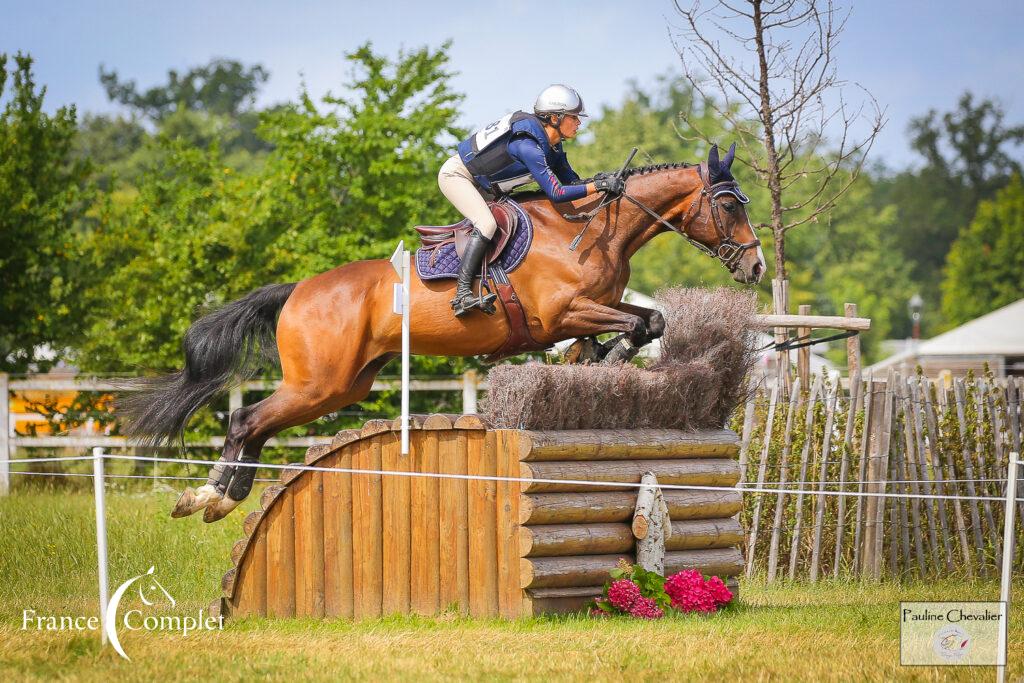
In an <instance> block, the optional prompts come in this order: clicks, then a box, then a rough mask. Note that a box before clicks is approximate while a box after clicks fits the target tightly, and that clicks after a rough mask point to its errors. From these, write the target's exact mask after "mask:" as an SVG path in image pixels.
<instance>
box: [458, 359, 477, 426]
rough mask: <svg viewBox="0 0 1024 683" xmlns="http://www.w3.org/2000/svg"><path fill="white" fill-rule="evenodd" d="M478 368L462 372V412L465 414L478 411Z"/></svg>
mask: <svg viewBox="0 0 1024 683" xmlns="http://www.w3.org/2000/svg"><path fill="white" fill-rule="evenodd" d="M476 391H477V389H476V370H466V371H465V372H464V373H462V412H463V414H465V415H473V414H475V413H476Z"/></svg>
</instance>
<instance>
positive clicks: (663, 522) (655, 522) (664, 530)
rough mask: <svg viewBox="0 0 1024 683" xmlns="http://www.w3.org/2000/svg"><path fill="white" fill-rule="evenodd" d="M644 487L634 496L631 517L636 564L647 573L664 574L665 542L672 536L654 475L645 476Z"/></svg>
mask: <svg viewBox="0 0 1024 683" xmlns="http://www.w3.org/2000/svg"><path fill="white" fill-rule="evenodd" d="M640 483H641V484H643V486H642V487H641V488H640V490H639V491H638V492H637V495H636V511H635V512H634V513H633V527H632V529H633V537H634V538H635V539H636V563H637V564H638V565H640V566H641V567H643V568H644V569H646V570H647V571H649V572H656V573H658V574H664V573H665V540H666V539H667V538H669V537H671V536H672V522H671V521H670V520H669V516H668V507H666V505H665V498H664V496H662V494H661V489H660V488H659V487H658V478H657V477H656V476H654V473H653V472H645V473H644V476H643V477H641V479H640Z"/></svg>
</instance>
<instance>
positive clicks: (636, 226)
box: [616, 166, 703, 260]
mask: <svg viewBox="0 0 1024 683" xmlns="http://www.w3.org/2000/svg"><path fill="white" fill-rule="evenodd" d="M634 184H635V185H634ZM702 186H703V185H702V183H701V180H700V176H699V175H698V172H697V167H696V166H690V167H686V168H675V169H666V170H664V171H658V172H654V173H651V174H650V175H645V176H637V177H635V178H634V179H633V183H630V187H628V188H627V191H628V192H629V194H630V195H631V196H632V197H634V198H635V199H636V200H637V201H639V202H641V203H642V204H644V206H646V207H648V208H649V209H651V210H652V211H653V212H654V213H656V214H658V215H659V216H661V217H662V218H663V219H664V220H666V221H667V222H669V223H673V224H674V225H679V222H678V221H679V219H680V217H681V216H683V215H685V214H686V212H687V211H688V210H689V209H690V205H691V203H692V202H693V201H694V200H695V199H696V198H697V197H698V192H699V190H700V189H701V187H702ZM620 202H621V204H622V207H623V210H624V211H625V210H627V208H626V207H629V208H628V211H629V215H630V220H627V221H625V223H624V224H623V228H624V229H622V230H621V231H616V236H617V237H618V239H617V240H616V242H617V246H618V247H619V249H620V250H621V253H622V255H623V257H624V258H625V259H627V260H628V259H629V258H630V257H631V256H632V255H633V254H635V253H636V252H637V250H639V249H640V248H641V247H643V246H644V245H645V244H647V243H648V242H650V241H651V240H652V239H654V238H655V237H657V236H658V235H660V234H661V233H663V232H667V231H668V230H669V228H668V227H667V226H666V225H665V224H664V223H661V222H659V221H656V220H655V219H654V218H652V217H651V216H650V215H648V214H647V212H645V211H644V210H643V209H641V208H640V207H638V206H635V205H634V204H633V203H632V202H630V201H629V200H628V199H622V200H620ZM687 227H688V226H683V229H684V230H685V229H686V228H687Z"/></svg>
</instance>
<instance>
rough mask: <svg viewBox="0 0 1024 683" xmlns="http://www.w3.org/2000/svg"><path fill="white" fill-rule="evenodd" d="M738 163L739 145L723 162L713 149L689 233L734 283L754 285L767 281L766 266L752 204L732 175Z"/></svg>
mask: <svg viewBox="0 0 1024 683" xmlns="http://www.w3.org/2000/svg"><path fill="white" fill-rule="evenodd" d="M735 159H736V143H733V144H732V146H731V147H729V151H728V152H726V154H725V156H724V157H722V158H721V159H719V155H718V145H712V146H711V150H710V151H709V152H708V160H707V173H706V175H702V177H701V180H702V183H703V187H702V188H701V194H700V196H699V197H698V198H697V199H694V200H693V201H694V203H696V204H697V207H696V213H695V214H694V215H693V218H692V220H691V221H690V224H689V226H688V233H689V237H690V238H691V239H692V240H695V241H697V242H699V243H700V244H702V245H704V247H706V248H707V250H709V251H710V252H711V253H712V254H713V255H714V256H717V257H718V258H719V259H720V260H721V261H722V263H723V264H725V266H726V267H727V268H728V269H729V270H730V272H732V277H733V279H734V280H736V281H737V282H742V283H744V284H748V285H752V284H756V283H758V282H760V281H761V278H762V277H764V273H765V270H766V266H765V261H764V252H763V251H762V250H761V241H760V240H759V239H757V235H755V234H754V228H753V227H751V225H750V220H749V219H748V218H747V211H746V208H744V205H745V204H746V203H747V202H748V201H750V200H749V199H747V196H746V195H745V194H743V191H742V190H741V189H740V186H739V183H737V182H736V179H735V178H734V177H733V175H732V162H733V161H734V160H735ZM684 229H687V226H684Z"/></svg>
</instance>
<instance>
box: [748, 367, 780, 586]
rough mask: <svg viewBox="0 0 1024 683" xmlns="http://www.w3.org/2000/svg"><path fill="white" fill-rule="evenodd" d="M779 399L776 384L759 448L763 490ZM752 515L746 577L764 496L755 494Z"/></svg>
mask: <svg viewBox="0 0 1024 683" xmlns="http://www.w3.org/2000/svg"><path fill="white" fill-rule="evenodd" d="M778 398H779V385H778V383H776V384H775V386H774V387H772V396H771V399H770V400H769V402H768V419H767V420H766V422H765V426H764V440H763V444H762V446H761V462H760V463H759V464H758V466H757V488H763V487H764V482H765V476H766V474H767V471H768V452H769V448H771V444H772V426H773V425H774V424H775V405H776V403H777V402H778ZM754 495H755V496H757V497H756V498H755V499H754V513H753V515H752V516H751V522H750V539H749V540H748V541H747V576H750V575H751V574H752V573H753V571H754V554H755V552H756V551H757V533H758V528H759V527H760V525H761V507H762V505H763V503H764V494H763V493H755V494H754Z"/></svg>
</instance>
